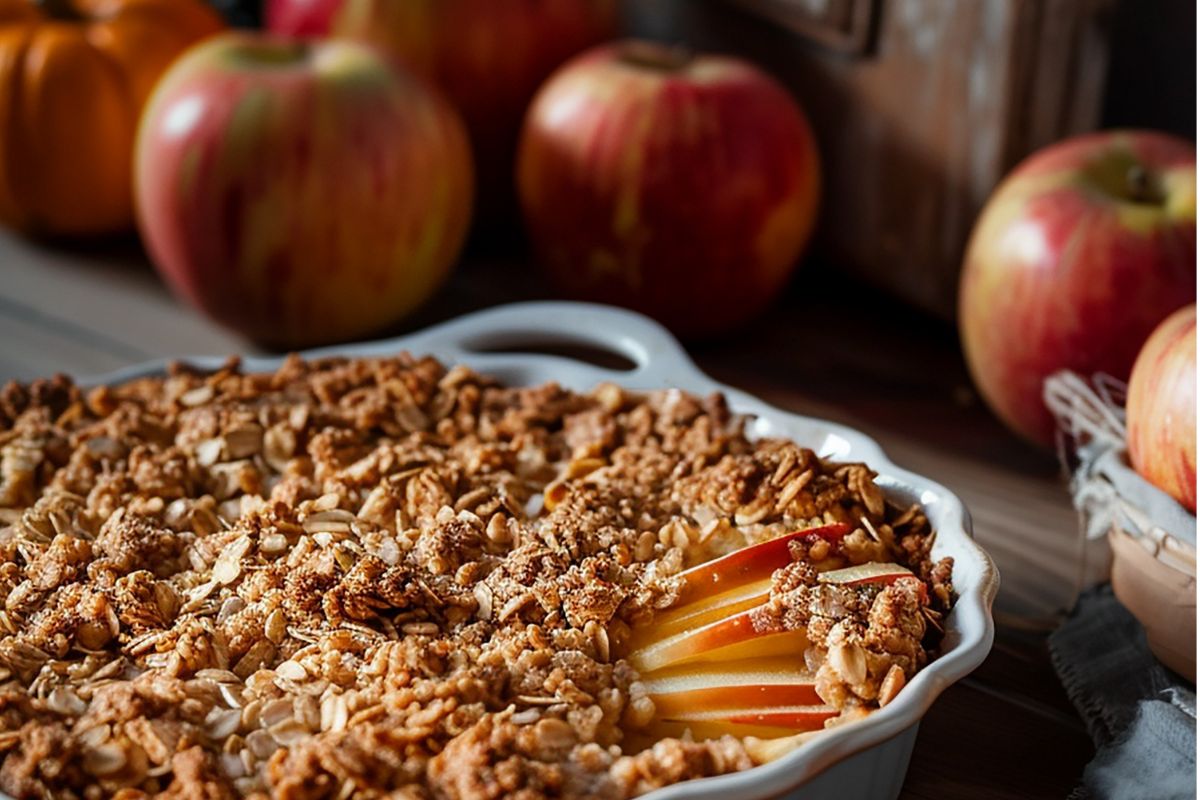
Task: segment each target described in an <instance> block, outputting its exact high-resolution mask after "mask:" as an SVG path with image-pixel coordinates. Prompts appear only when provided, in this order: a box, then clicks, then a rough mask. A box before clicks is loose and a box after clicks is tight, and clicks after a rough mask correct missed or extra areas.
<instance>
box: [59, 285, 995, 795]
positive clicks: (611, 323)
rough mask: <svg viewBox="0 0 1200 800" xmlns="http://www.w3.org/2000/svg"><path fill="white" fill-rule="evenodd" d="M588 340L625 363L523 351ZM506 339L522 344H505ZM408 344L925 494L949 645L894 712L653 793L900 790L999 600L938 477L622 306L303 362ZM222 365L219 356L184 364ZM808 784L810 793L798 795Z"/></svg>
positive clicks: (964, 519)
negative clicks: (777, 396)
mask: <svg viewBox="0 0 1200 800" xmlns="http://www.w3.org/2000/svg"><path fill="white" fill-rule="evenodd" d="M571 345H577V346H586V347H592V348H598V349H600V350H604V351H609V352H616V353H618V354H620V355H622V356H624V357H625V358H627V359H629V361H631V362H632V363H633V364H634V367H633V368H632V369H630V370H617V369H609V368H604V367H598V366H595V365H593V364H590V363H584V362H582V361H577V360H574V359H571V358H567V357H562V356H556V355H545V354H540V353H529V352H519V351H520V350H521V348H522V347H525V348H530V347H533V346H540V347H541V348H543V349H544V348H546V347H554V346H571ZM504 348H510V349H511V350H512V351H514V352H500V351H502V350H504ZM401 350H408V351H410V352H412V353H414V354H430V355H433V356H435V357H437V358H439V359H441V360H442V361H443V362H446V363H464V364H466V365H468V366H470V367H472V368H473V369H476V370H478V371H480V372H484V373H487V374H489V375H492V376H494V377H496V378H498V379H500V380H501V381H503V382H505V383H506V384H510V385H527V384H533V383H541V382H545V381H549V380H555V381H558V382H559V383H560V384H562V385H564V386H566V387H568V388H572V389H580V390H586V389H590V388H591V387H592V386H594V385H595V384H597V383H599V382H602V381H612V382H614V383H618V384H620V385H621V386H623V387H626V388H629V389H661V388H678V389H682V390H685V391H688V392H693V393H696V394H708V393H711V392H722V393H724V394H725V396H726V397H727V398H728V401H729V405H730V407H731V408H732V409H733V410H734V411H736V412H740V413H746V414H750V415H752V416H753V417H754V419H753V421H752V422H751V423H750V424H749V425H748V428H747V432H748V434H749V435H751V436H754V437H761V436H782V437H786V438H789V439H793V440H795V441H796V442H798V443H800V444H801V445H803V446H806V447H811V448H812V449H814V450H816V451H817V452H818V453H820V454H821V455H822V456H826V457H832V458H835V459H839V460H853V461H864V462H866V463H867V464H868V465H869V466H870V467H871V468H872V469H874V470H876V471H877V472H878V473H879V477H878V479H877V482H878V483H879V485H880V486H881V487H883V489H884V491H885V493H886V494H887V495H888V496H889V498H891V499H893V500H898V501H916V502H919V503H920V504H921V505H922V507H923V508H924V510H925V513H926V515H927V516H928V517H929V519H930V522H931V523H932V525H933V527H934V529H935V530H936V531H937V540H936V542H935V545H934V555H935V556H937V557H941V556H944V555H949V556H953V557H954V585H955V588H956V589H957V591H958V593H959V597H958V601H957V603H956V604H955V607H954V609H953V611H952V612H951V613H950V614H949V615H948V616H947V618H946V620H945V623H946V636H945V639H944V640H943V645H942V652H941V654H940V655H939V656H938V657H937V658H936V659H935V660H933V661H932V662H930V663H929V664H928V665H927V666H926V667H925V668H924V669H922V670H921V671H920V672H918V673H917V674H916V676H915V677H914V678H913V680H912V681H910V682H909V683H908V685H906V686H905V687H904V689H903V690H902V691H901V692H900V694H899V695H897V697H896V699H895V700H893V701H892V702H891V703H890V704H888V706H887V707H885V708H882V709H880V710H878V711H876V712H874V713H872V714H871V715H870V716H869V717H868V718H866V719H865V720H862V721H859V722H855V723H852V724H848V725H845V726H842V727H839V728H835V729H832V730H829V731H826V732H824V733H823V734H822V735H820V736H817V737H814V739H813V740H811V741H809V742H807V743H805V744H804V745H802V746H800V747H799V748H797V749H796V750H795V751H793V752H791V753H789V754H787V755H786V756H783V757H782V758H779V759H778V760H776V761H773V762H771V763H769V764H765V765H763V766H759V767H755V768H754V769H751V770H747V771H744V772H737V773H732V774H728V775H721V776H717V777H712V778H704V779H700V780H694V781H687V782H684V783H678V784H674V785H671V786H668V787H665V788H662V789H658V790H655V791H653V792H650V793H648V794H646V795H644V797H645V800H678V799H679V798H685V797H686V798H723V799H724V798H734V797H736V798H740V799H742V800H760V799H762V800H765V798H776V797H800V796H801V795H802V796H803V797H804V799H805V800H820V799H821V798H825V797H828V798H831V799H832V798H838V800H850V799H851V798H863V800H866V799H867V798H894V797H896V796H897V795H898V794H899V792H900V789H901V787H902V785H903V781H904V776H905V773H906V771H907V767H908V761H909V756H910V754H911V750H912V746H913V742H914V741H915V736H916V730H917V725H918V723H919V722H920V719H921V717H922V716H923V715H924V714H925V712H926V711H928V709H929V707H930V706H931V705H932V704H933V701H934V700H935V699H936V698H937V697H938V695H939V694H941V693H942V691H944V690H945V689H946V688H947V687H948V686H950V684H952V683H954V682H955V681H958V680H960V679H962V678H963V677H965V676H966V675H967V674H969V673H970V672H971V671H972V670H974V669H975V668H976V667H978V666H979V665H980V664H981V663H982V662H983V660H984V658H986V656H987V654H988V652H989V651H990V649H991V646H992V639H993V636H994V625H993V622H992V615H991V611H992V603H993V601H994V600H995V597H996V592H997V590H998V588H999V575H998V573H997V570H996V567H995V564H994V563H993V562H992V560H991V558H990V557H989V556H988V555H987V553H986V552H984V550H983V549H982V548H981V547H980V546H979V545H978V544H976V543H975V541H974V540H973V539H972V537H971V520H970V516H969V514H968V513H967V510H966V508H965V507H964V506H963V504H962V502H961V501H960V500H959V499H958V498H957V497H955V496H954V494H952V493H951V492H950V491H949V490H947V489H946V488H945V487H943V486H941V485H940V484H938V483H936V482H934V481H932V480H930V479H928V478H925V477H922V476H920V475H916V474H914V473H912V472H909V471H908V470H905V469H903V468H901V467H899V466H897V465H896V464H893V463H892V462H891V461H890V460H889V459H888V458H887V456H886V455H885V454H884V452H883V450H882V449H881V448H880V446H879V445H878V444H877V443H876V442H875V441H874V440H873V439H871V438H870V437H868V436H866V435H864V434H862V433H859V432H858V431H856V430H853V429H852V428H848V427H846V426H843V425H839V424H836V423H832V422H826V421H823V420H819V419H814V418H812V417H806V416H801V415H798V414H792V413H789V412H786V411H782V410H780V409H777V408H773V407H771V406H769V405H767V404H766V403H764V402H762V401H761V400H758V399H757V398H755V397H752V396H751V395H748V394H746V393H745V392H742V391H739V390H738V389H735V388H733V387H730V386H725V385H723V384H720V383H718V382H716V381H714V380H712V379H711V378H709V377H708V376H707V375H705V374H704V373H703V372H701V371H700V370H699V368H697V367H696V365H695V364H694V363H693V362H692V360H691V358H690V357H689V356H688V355H687V353H686V352H685V351H684V349H683V347H682V346H681V345H680V344H679V342H678V341H677V340H676V339H675V338H674V337H673V336H672V335H671V334H670V333H668V332H667V331H666V330H665V329H664V328H663V327H662V326H660V325H659V324H658V323H656V322H653V321H651V320H650V319H648V318H646V317H644V316H641V315H640V314H635V313H633V312H630V311H625V310H622V309H616V308H611V307H608V306H600V305H593V304H587V303H568V302H554V301H548V302H530V303H516V304H512V305H506V306H498V307H495V308H491V309H487V310H484V311H479V312H475V313H473V314H468V315H466V316H463V317H459V318H458V319H454V320H451V321H449V322H445V323H443V324H440V325H436V326H433V327H430V328H427V329H425V330H423V331H419V332H416V333H412V334H408V335H404V336H399V337H395V338H390V339H384V340H379V341H374V342H365V343H359V344H347V345H338V346H334V347H327V348H320V349H316V350H309V351H307V352H305V353H303V355H304V356H305V357H310V358H311V357H320V356H350V357H355V356H381V355H390V354H394V353H396V352H399V351H401ZM182 360H184V361H187V362H188V363H191V364H195V365H196V366H199V367H207V368H216V367H217V366H219V365H220V364H221V363H223V362H224V360H225V357H223V356H220V357H188V358H185V359H182ZM281 361H282V358H278V357H269V358H261V357H247V358H245V359H243V365H244V368H245V369H247V370H250V371H259V370H273V369H275V368H276V367H278V366H279V364H280V363H281ZM166 365H167V360H160V361H154V362H150V363H145V364H140V365H135V366H132V367H129V368H126V369H121V370H118V371H115V372H111V373H108V374H105V375H100V376H96V377H91V378H82V379H80V383H81V384H82V385H99V384H116V383H122V382H124V381H127V380H131V379H133V378H138V377H145V376H151V375H155V374H159V373H162V372H163V371H164V370H165V368H166ZM801 790H802V791H801Z"/></svg>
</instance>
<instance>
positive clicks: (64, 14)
mask: <svg viewBox="0 0 1200 800" xmlns="http://www.w3.org/2000/svg"><path fill="white" fill-rule="evenodd" d="M37 4H38V6H39V7H40V8H41V9H42V13H43V14H45V15H46V16H47V17H50V19H55V20H61V21H64V22H75V21H78V20H81V19H83V15H82V14H80V13H79V10H78V9H76V8H75V4H74V3H72V2H71V0H37Z"/></svg>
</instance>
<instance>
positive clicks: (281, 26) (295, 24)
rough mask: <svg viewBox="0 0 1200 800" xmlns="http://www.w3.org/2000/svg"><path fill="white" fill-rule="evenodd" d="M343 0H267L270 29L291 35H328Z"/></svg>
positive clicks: (266, 12) (266, 22)
mask: <svg viewBox="0 0 1200 800" xmlns="http://www.w3.org/2000/svg"><path fill="white" fill-rule="evenodd" d="M342 2H343V0H267V2H266V5H265V6H264V7H263V15H264V16H265V17H266V19H265V24H266V28H267V30H269V31H273V32H275V33H279V34H286V35H291V36H326V35H328V34H329V29H330V27H331V25H332V24H333V17H334V14H335V13H337V11H338V9H339V8H340V7H341V5H342Z"/></svg>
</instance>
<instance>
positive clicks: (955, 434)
mask: <svg viewBox="0 0 1200 800" xmlns="http://www.w3.org/2000/svg"><path fill="white" fill-rule="evenodd" d="M820 272H821V274H826V275H828V274H829V273H831V272H833V271H832V270H822V271H820ZM816 274H817V273H816V272H810V273H807V274H805V273H802V275H801V276H800V277H799V278H798V279H797V281H796V282H794V285H793V286H792V288H791V289H790V291H789V292H788V293H787V294H786V295H785V296H784V297H783V298H782V299H781V300H780V302H779V303H777V304H776V306H775V307H774V308H773V309H771V310H770V312H769V313H767V314H765V315H763V317H762V318H761V319H760V320H758V321H757V322H756V323H755V324H753V325H751V326H749V327H748V328H746V329H745V330H743V331H740V332H739V333H737V334H735V335H733V336H730V337H727V338H724V339H722V340H721V341H719V342H716V341H714V342H707V343H695V344H693V345H691V346H690V348H689V349H690V351H691V352H692V354H693V356H694V357H695V358H696V360H697V362H698V363H699V364H700V366H701V367H702V368H703V369H705V370H706V371H708V372H709V373H710V374H711V375H713V376H714V377H715V378H717V379H718V380H721V381H723V382H726V383H729V384H732V385H735V386H739V387H741V388H744V389H746V390H747V391H750V392H752V393H754V394H757V395H759V396H761V397H762V398H763V399H765V400H767V401H768V402H770V403H773V404H775V405H778V406H780V407H782V408H785V409H788V410H792V411H797V412H800V413H806V414H812V415H815V416H821V417H825V418H828V419H833V420H837V421H839V422H844V423H847V424H850V425H853V426H855V427H858V428H860V429H861V430H863V431H864V432H866V433H868V434H870V435H872V436H874V437H875V438H876V439H878V440H879V442H880V443H881V444H882V445H883V447H884V448H885V450H887V451H888V453H889V455H890V456H891V457H892V458H893V459H894V460H895V461H896V462H897V463H899V464H901V465H902V466H905V467H907V468H909V469H911V470H913V471H916V472H919V473H922V474H925V475H928V476H929V477H931V478H934V479H935V480H937V481H939V482H941V483H943V484H945V485H946V486H948V487H949V488H951V489H952V490H953V491H955V492H956V493H958V494H959V495H960V496H961V497H962V498H963V499H964V500H965V501H966V503H967V506H968V508H969V509H970V511H971V513H972V515H973V517H974V523H975V532H976V535H977V537H978V539H979V540H980V542H981V543H982V544H983V545H984V546H985V547H987V548H988V550H989V551H990V552H991V553H992V555H993V557H994V558H995V559H996V561H997V563H998V564H999V567H1000V572H1001V578H1002V588H1001V592H1000V598H999V601H998V605H997V617H998V619H999V620H1000V621H1001V623H1002V625H1001V629H1000V633H999V636H998V638H997V643H996V647H995V648H994V650H993V652H992V654H991V656H990V657H989V658H988V660H987V662H985V664H984V665H983V666H982V667H981V668H980V669H979V670H978V671H976V672H975V673H974V674H973V675H972V676H970V677H969V678H968V679H967V680H964V681H962V682H960V683H958V684H956V685H955V686H953V687H951V688H950V689H948V690H947V691H946V692H945V694H944V695H943V696H942V698H941V699H939V701H938V702H937V703H936V704H935V706H934V707H933V709H932V710H931V711H930V713H929V714H928V715H927V716H926V718H925V719H924V721H923V722H922V725H921V735H920V736H919V738H918V741H917V746H916V750H915V752H914V754H913V759H912V764H911V767H910V770H909V773H908V777H907V781H906V784H905V789H904V793H903V795H902V796H903V797H905V798H914V799H915V798H929V799H930V800H934V798H936V799H937V800H945V799H946V798H960V797H971V798H984V799H985V800H992V799H995V800H1008V799H1009V798H1012V800H1016V799H1017V798H1040V797H1047V798H1050V797H1064V796H1066V795H1067V794H1068V793H1069V792H1070V790H1071V789H1072V787H1073V786H1074V784H1075V782H1076V780H1077V779H1078V777H1079V774H1080V773H1081V771H1082V768H1083V765H1084V764H1085V763H1086V761H1087V760H1088V758H1089V757H1090V754H1091V744H1090V742H1089V740H1088V738H1087V736H1086V734H1085V732H1084V729H1083V726H1082V723H1081V722H1080V721H1079V719H1078V717H1077V716H1076V715H1075V712H1074V710H1073V709H1072V708H1071V706H1070V705H1069V703H1068V702H1067V700H1066V697H1065V695H1064V693H1063V691H1062V688H1061V687H1060V686H1059V684H1058V682H1057V679H1056V678H1055V676H1054V674H1053V672H1052V670H1051V668H1050V665H1049V660H1048V657H1047V655H1046V651H1045V638H1044V634H1045V631H1046V630H1047V629H1048V627H1049V626H1050V625H1052V624H1053V623H1054V622H1055V620H1056V619H1057V615H1058V614H1059V613H1060V612H1061V611H1063V610H1064V609H1066V608H1067V607H1068V606H1069V605H1070V603H1071V601H1072V600H1073V598H1074V593H1075V591H1076V573H1077V571H1078V570H1077V565H1078V558H1077V550H1078V541H1079V540H1078V537H1077V535H1076V519H1075V515H1074V512H1073V510H1072V509H1071V506H1070V503H1069V501H1068V497H1067V493H1066V490H1065V488H1064V487H1063V486H1062V484H1061V481H1060V478H1059V476H1058V471H1057V466H1056V464H1055V461H1054V459H1053V458H1052V457H1050V456H1049V455H1047V454H1045V453H1041V452H1038V451H1035V450H1033V449H1031V448H1029V447H1028V446H1026V445H1024V444H1022V443H1021V442H1019V441H1017V440H1016V439H1015V438H1014V437H1013V436H1012V435H1010V434H1009V433H1008V432H1007V431H1005V430H1004V429H1003V428H1002V427H1001V426H1000V425H999V423H997V422H996V421H995V420H994V419H993V418H992V417H991V415H990V414H989V413H988V412H987V410H986V409H985V408H984V407H983V406H982V404H981V403H980V401H979V399H978V398H977V397H976V395H975V393H974V391H973V390H972V389H971V384H970V380H969V377H968V375H967V373H966V369H965V367H964V365H963V363H962V360H961V357H960V355H959V352H958V345H957V340H956V337H955V334H954V331H953V329H952V328H950V327H949V326H947V325H946V324H945V323H943V322H940V321H936V320H930V319H927V318H925V317H922V316H921V315H919V314H916V313H914V312H910V311H907V310H905V309H903V308H900V307H897V305H896V304H895V302H894V301H892V300H890V299H888V298H885V297H883V296H880V295H876V294H873V293H871V292H869V291H866V290H862V289H859V288H856V287H854V286H853V285H852V284H849V283H839V282H838V281H837V279H829V278H812V277H809V276H811V275H816ZM545 294H546V293H545V289H544V286H543V283H542V281H541V280H540V279H539V278H538V277H537V275H536V272H535V271H533V270H532V269H530V268H528V267H526V266H524V265H523V264H522V262H521V261H520V260H519V259H514V258H511V257H508V258H497V257H495V256H491V255H488V254H485V253H474V254H472V255H469V256H468V258H467V259H466V260H465V263H464V265H463V266H462V267H461V268H460V269H459V272H458V273H457V274H456V276H455V278H454V279H453V280H452V281H451V283H450V285H449V286H448V287H447V288H446V289H445V290H444V291H443V292H442V293H441V294H440V295H439V296H438V297H437V298H436V299H435V300H434V301H433V302H432V303H431V304H430V305H429V306H428V307H426V308H425V309H424V310H422V311H421V312H420V313H419V314H417V315H416V316H415V317H413V318H412V319H410V320H408V321H406V322H405V323H404V324H402V325H399V326H397V327H396V328H395V329H394V330H391V331H385V332H382V333H383V334H385V335H390V334H394V333H400V332H403V331H406V330H412V329H414V328H417V327H420V326H423V325H425V324H429V323H431V322H435V321H438V320H441V319H445V318H448V317H451V316H454V315H457V314H459V313H463V312H466V311H471V310H475V309H478V308H482V307H485V306H488V305H493V304H496V303H501V302H507V301H512V300H519V299H531V298H541V297H544V296H545ZM231 352H241V353H252V352H260V351H259V349H258V348H256V347H255V346H254V345H253V344H251V343H249V342H247V341H245V340H243V339H241V338H239V337H238V336H236V335H234V334H232V333H229V332H227V331H224V330H222V329H220V328H218V327H216V326H214V325H213V324H211V323H210V322H208V321H206V320H205V319H203V318H202V317H201V316H199V315H198V314H197V313H195V312H193V311H191V310H190V309H187V308H184V307H182V306H180V305H179V304H178V303H176V302H175V301H174V300H173V299H172V298H171V296H170V294H169V293H168V292H167V291H166V289H165V288H164V287H163V285H162V284H161V283H160V282H159V281H158V279H157V278H156V276H155V275H154V273H153V270H152V269H150V267H149V266H148V265H147V264H146V262H145V260H144V257H143V256H142V255H141V254H140V252H139V251H138V249H137V248H136V246H134V245H132V244H130V243H128V242H116V243H110V244H109V245H107V246H105V247H104V248H102V249H100V250H98V251H87V252H85V251H83V250H74V251H70V250H61V249H53V248H50V247H48V246H45V245H39V244H30V243H28V242H24V241H19V240H16V239H13V238H11V237H7V236H5V235H3V234H0V382H2V381H3V380H6V379H9V378H22V379H24V378H30V377H34V376H36V375H41V374H48V373H52V372H57V371H62V372H68V373H75V374H95V373H99V372H103V371H106V370H110V369H113V368H115V367H118V366H123V365H126V364H131V363H136V362H138V361H140V360H144V359H146V358H150V357H160V356H182V355H189V354H219V353H231Z"/></svg>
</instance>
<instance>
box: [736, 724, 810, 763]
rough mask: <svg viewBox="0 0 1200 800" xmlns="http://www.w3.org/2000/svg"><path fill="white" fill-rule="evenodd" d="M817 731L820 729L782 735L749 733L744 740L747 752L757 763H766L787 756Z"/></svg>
mask: <svg viewBox="0 0 1200 800" xmlns="http://www.w3.org/2000/svg"><path fill="white" fill-rule="evenodd" d="M817 733H818V731H805V732H803V733H796V734H792V735H790V736H781V737H774V736H755V735H754V734H748V735H746V738H745V739H744V740H743V744H744V745H745V747H746V752H747V753H749V754H750V757H751V758H752V759H754V763H755V764H766V763H767V762H769V761H774V760H775V759H777V758H782V757H783V756H786V755H787V754H788V753H790V752H792V751H793V750H795V749H796V748H797V747H799V746H800V745H802V744H804V743H805V742H807V741H809V740H811V739H812V738H813V737H814V736H816V735H817Z"/></svg>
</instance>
